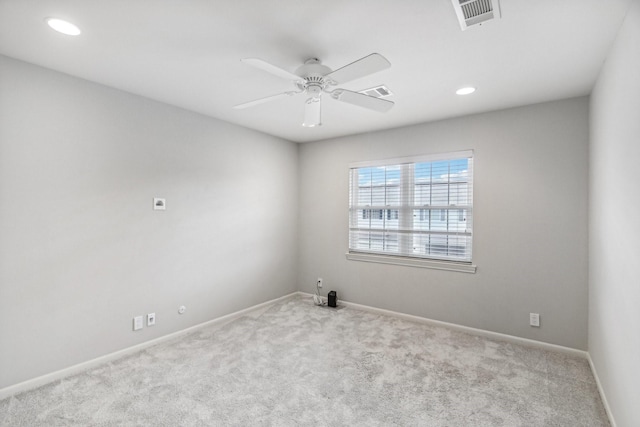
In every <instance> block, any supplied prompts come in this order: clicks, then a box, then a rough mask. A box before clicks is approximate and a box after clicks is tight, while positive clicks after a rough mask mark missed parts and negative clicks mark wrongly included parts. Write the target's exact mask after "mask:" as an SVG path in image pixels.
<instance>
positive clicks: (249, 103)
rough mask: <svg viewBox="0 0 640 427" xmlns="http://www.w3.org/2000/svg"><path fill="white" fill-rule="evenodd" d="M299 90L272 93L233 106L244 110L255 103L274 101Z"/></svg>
mask: <svg viewBox="0 0 640 427" xmlns="http://www.w3.org/2000/svg"><path fill="white" fill-rule="evenodd" d="M297 93H299V92H283V93H279V94H277V95H271V96H267V97H264V98H260V99H255V100H253V101H249V102H245V103H244V104H238V105H235V106H234V107H233V108H235V109H236V110H242V109H243V108H248V107H253V106H254V105H259V104H263V103H265V102H269V101H274V100H276V99H279V98H284V97H285V96H293V95H295V94H297Z"/></svg>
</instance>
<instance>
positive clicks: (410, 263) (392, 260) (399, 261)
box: [346, 252, 478, 274]
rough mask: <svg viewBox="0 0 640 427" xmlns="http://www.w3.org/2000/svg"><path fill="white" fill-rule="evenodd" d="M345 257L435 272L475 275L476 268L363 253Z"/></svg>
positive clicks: (470, 265)
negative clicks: (444, 271)
mask: <svg viewBox="0 0 640 427" xmlns="http://www.w3.org/2000/svg"><path fill="white" fill-rule="evenodd" d="M346 257H347V259H348V260H351V261H364V262H375V263H380V264H393V265H402V266H405V267H419V268H432V269H435V270H447V271H458V272H461V273H472V274H475V272H476V269H477V268H478V267H477V266H476V265H475V264H470V263H466V262H456V261H437V260H433V259H424V258H411V257H408V256H393V255H377V254H369V253H364V252H347V253H346Z"/></svg>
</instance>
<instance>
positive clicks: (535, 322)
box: [529, 313, 540, 328]
mask: <svg viewBox="0 0 640 427" xmlns="http://www.w3.org/2000/svg"><path fill="white" fill-rule="evenodd" d="M529 325H531V326H535V327H536V328H539V327H540V315H539V314H538V313H529Z"/></svg>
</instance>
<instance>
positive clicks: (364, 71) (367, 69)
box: [234, 53, 394, 127]
mask: <svg viewBox="0 0 640 427" xmlns="http://www.w3.org/2000/svg"><path fill="white" fill-rule="evenodd" d="M241 61H242V62H243V63H245V64H247V65H250V66H252V67H255V68H258V69H260V70H262V71H266V72H268V73H271V74H273V75H275V76H277V77H281V78H284V79H287V80H291V81H292V82H293V84H294V86H295V88H296V90H295V91H287V92H283V93H279V94H276V95H271V96H267V97H264V98H260V99H256V100H253V101H249V102H245V103H243V104H238V105H236V106H235V107H234V108H236V109H243V108H248V107H253V106H255V105H259V104H262V103H265V102H269V101H273V100H276V99H280V98H285V97H287V96H294V95H298V94H304V95H306V96H307V100H306V102H305V113H304V122H303V123H302V125H303V126H305V127H316V126H321V125H322V120H321V114H322V102H321V100H322V94H327V95H329V96H330V97H331V98H333V99H335V100H337V101H341V102H345V103H348V104H352V105H356V106H359V107H363V108H367V109H370V110H374V111H378V112H386V111H389V109H391V107H393V105H394V103H393V102H392V101H389V100H387V99H380V98H378V97H374V96H369V95H366V94H363V93H360V92H353V91H350V90H346V89H342V88H333V86H337V85H339V84H343V83H347V82H350V81H352V80H355V79H358V78H361V77H365V76H368V75H370V74H373V73H376V72H378V71H382V70H384V69H387V68H389V67H391V63H390V62H389V61H388V60H387V59H386V58H385V57H384V56H382V55H380V54H379V53H372V54H370V55H368V56H365V57H363V58H360V59H358V60H357V61H354V62H352V63H350V64H348V65H345V66H344V67H342V68H338V69H337V70H335V71H332V70H331V68H329V67H327V66H326V65H323V64H322V62H321V61H320V60H319V59H318V58H310V59H307V60H306V61H305V63H304V64H303V65H301V66H300V67H298V68H297V69H296V71H295V73H291V72H289V71H287V70H285V69H283V68H280V67H278V66H276V65H273V64H270V63H269V62H267V61H264V60H262V59H258V58H246V59H242V60H241Z"/></svg>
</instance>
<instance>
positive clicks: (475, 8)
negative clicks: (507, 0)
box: [451, 0, 500, 31]
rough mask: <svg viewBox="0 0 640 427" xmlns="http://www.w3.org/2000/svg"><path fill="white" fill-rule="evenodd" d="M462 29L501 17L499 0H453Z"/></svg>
mask: <svg viewBox="0 0 640 427" xmlns="http://www.w3.org/2000/svg"><path fill="white" fill-rule="evenodd" d="M451 2H452V3H453V8H454V9H455V11H456V15H457V16H458V21H459V22H460V28H462V31H464V30H466V29H467V28H469V27H472V26H474V25H480V24H482V23H483V22H486V21H491V20H492V19H500V3H499V0H451Z"/></svg>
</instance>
